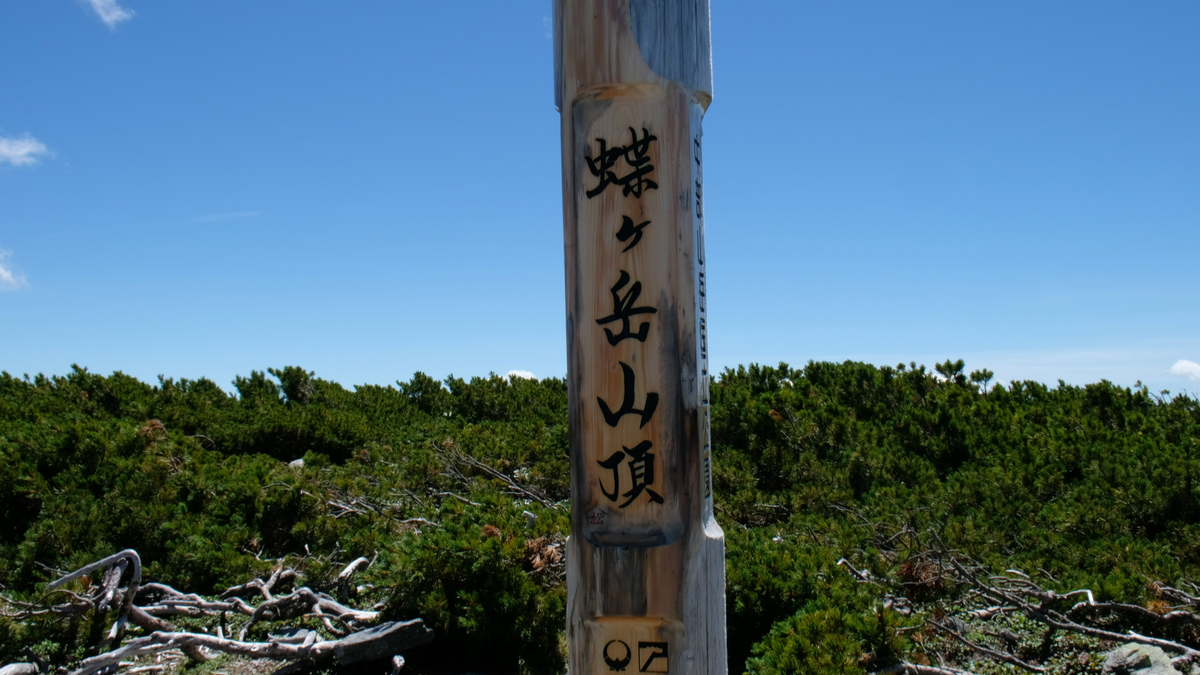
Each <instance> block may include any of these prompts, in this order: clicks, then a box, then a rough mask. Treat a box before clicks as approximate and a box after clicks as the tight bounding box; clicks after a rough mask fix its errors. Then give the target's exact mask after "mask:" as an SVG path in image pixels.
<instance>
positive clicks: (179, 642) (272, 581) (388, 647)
mask: <svg viewBox="0 0 1200 675" xmlns="http://www.w3.org/2000/svg"><path fill="white" fill-rule="evenodd" d="M370 564H371V561H370V560H368V559H367V558H358V559H356V560H354V561H353V562H351V563H350V564H349V565H346V567H345V568H344V569H343V570H342V572H341V574H339V575H338V586H339V595H340V596H341V601H339V600H334V599H333V598H332V597H330V596H329V595H326V594H324V593H319V592H316V591H314V590H312V589H310V588H308V587H306V586H300V587H298V588H293V590H292V591H291V592H290V593H286V594H280V591H279V589H280V587H282V586H284V584H286V583H291V584H292V585H293V586H294V585H295V582H296V581H297V580H298V579H299V577H300V574H299V573H298V572H297V571H296V570H293V569H290V568H285V567H284V566H283V565H282V564H280V565H277V566H276V567H275V569H274V570H273V571H272V573H271V575H270V576H269V577H268V578H267V579H266V580H263V579H254V580H252V581H249V582H247V583H245V584H240V585H237V586H232V587H230V588H228V589H226V591H225V592H224V593H222V594H221V595H220V597H219V599H217V600H210V599H207V598H204V597H201V596H199V595H196V594H194V593H183V592H180V591H178V590H176V589H174V588H172V587H170V586H168V585H166V584H161V583H148V584H144V585H143V584H142V583H141V580H142V564H141V558H140V557H139V556H138V554H137V552H136V551H134V550H132V549H129V550H125V551H121V552H120V553H117V554H115V555H111V556H108V557H107V558H104V559H102V560H98V561H96V562H94V563H91V564H89V565H85V566H84V567H81V568H80V569H78V570H76V571H74V572H71V573H70V574H65V575H63V576H62V577H60V578H59V579H57V580H55V581H54V582H52V583H50V584H47V586H46V589H47V591H49V593H48V594H47V596H46V597H47V598H49V597H50V596H53V595H65V596H66V597H67V601H66V602H62V603H59V604H38V603H28V602H18V601H15V600H9V599H3V600H4V603H5V605H6V606H10V607H14V608H16V610H17V611H16V612H8V611H7V610H6V611H5V615H6V616H9V617H11V618H16V619H18V620H19V619H22V618H29V617H33V616H40V615H47V614H57V615H60V616H64V617H77V616H79V615H82V614H84V613H86V612H87V611H89V610H95V611H97V612H104V611H105V610H106V609H108V608H110V607H117V608H119V611H118V616H117V620H116V622H115V623H114V624H113V627H112V629H111V630H110V631H109V633H108V635H107V637H106V638H105V639H104V640H103V641H102V642H101V644H100V645H97V649H98V651H100V652H101V653H100V654H97V655H96V656H93V657H91V658H88V659H85V660H84V661H82V662H81V663H79V664H78V666H77V668H76V669H75V670H74V671H72V672H71V675H92V674H94V673H100V672H102V671H103V672H105V673H107V672H110V671H112V670H113V669H115V668H116V667H118V666H119V665H122V664H127V660H128V659H131V658H134V657H137V656H141V655H145V654H154V653H159V652H162V651H165V650H169V649H179V650H181V651H182V652H183V653H184V654H185V655H187V656H188V657H189V658H191V659H194V660H196V661H200V662H203V661H206V660H208V658H209V657H208V656H207V655H205V654H204V652H203V651H202V650H204V649H207V650H211V651H217V652H224V653H227V654H235V655H240V656H251V657H255V658H271V659H282V660H292V661H301V660H319V659H322V658H325V657H327V656H334V657H336V658H337V660H338V662H339V663H341V664H348V663H356V662H359V661H366V660H374V659H383V658H389V657H396V659H398V660H393V667H394V670H396V671H398V669H399V667H401V666H403V663H404V660H403V658H401V657H399V656H398V652H399V651H401V650H403V649H408V648H409V647H413V646H416V645H420V644H424V643H426V642H429V641H430V640H432V639H433V631H431V630H429V629H428V628H426V627H425V625H424V623H423V622H422V620H421V619H413V620H411V621H406V622H402V623H401V622H389V623H384V624H380V625H378V626H374V627H370V628H368V627H367V624H369V623H371V622H374V621H376V620H378V618H379V612H377V611H369V610H359V609H354V608H352V607H348V606H346V605H345V604H343V603H344V602H346V601H348V596H349V585H350V582H351V580H352V579H353V577H354V575H355V574H357V573H359V572H361V571H362V570H364V569H366V568H367V567H369V566H370ZM97 570H104V574H103V576H102V578H101V580H100V582H99V583H98V584H97V585H95V586H94V587H93V590H92V591H91V592H90V593H89V594H87V595H80V594H78V593H74V592H72V591H69V590H67V589H65V588H62V586H63V585H65V584H67V583H69V582H71V581H74V580H76V579H80V578H82V577H84V576H85V575H88V574H91V573H93V572H95V571H97ZM127 572H128V573H129V574H128V581H127V582H126V583H125V584H124V585H122V583H121V582H122V579H124V578H125V577H126V576H127V574H126V573H127ZM241 596H254V597H261V598H262V601H261V602H260V603H259V604H258V605H257V606H254V605H251V604H249V603H247V602H246V601H245V600H243V599H242V597H241ZM227 613H233V614H237V615H241V616H245V617H248V618H249V620H248V621H247V622H246V623H245V624H244V625H243V626H242V628H241V631H240V632H239V634H238V637H237V639H236V640H234V639H229V638H226V636H225V634H224V629H225V616H226V614H227ZM168 616H186V617H206V616H211V617H219V618H220V625H219V626H218V627H217V630H216V633H217V634H216V635H210V634H207V633H191V632H183V631H180V630H179V629H178V628H177V627H176V626H175V625H174V624H172V623H171V622H170V621H168V620H166V619H165V618H163V617H168ZM298 617H313V618H317V619H320V621H321V622H322V623H323V624H324V626H325V628H326V629H327V630H328V631H329V632H330V633H331V634H333V635H335V636H338V639H334V640H325V639H322V638H321V637H320V636H319V635H318V634H317V633H316V632H314V631H311V630H290V631H285V632H284V634H281V635H272V636H270V639H269V640H268V641H267V642H246V641H245V637H246V633H247V631H249V629H250V628H251V627H253V626H254V625H255V624H257V623H259V622H264V621H279V620H285V619H294V618H298ZM127 622H128V623H133V624H134V625H135V626H138V627H140V628H141V629H142V630H144V631H146V632H148V633H149V635H146V636H144V637H139V638H135V639H132V640H129V641H124V629H125V625H126V623H127ZM335 622H336V623H337V624H338V626H335V625H334V624H335ZM339 626H340V627H339ZM18 665H19V664H18ZM34 667H35V668H37V666H34ZM147 668H150V669H151V670H153V669H154V668H155V667H149V666H147V667H143V668H141V669H138V668H135V669H133V670H129V671H127V672H128V673H134V672H138V673H141V672H150V671H149V670H147ZM9 675H11V674H9Z"/></svg>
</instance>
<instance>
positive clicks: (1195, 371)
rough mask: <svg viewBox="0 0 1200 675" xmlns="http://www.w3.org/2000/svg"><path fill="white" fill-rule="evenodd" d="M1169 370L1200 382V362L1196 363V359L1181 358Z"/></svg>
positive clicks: (1173, 373) (1171, 372)
mask: <svg viewBox="0 0 1200 675" xmlns="http://www.w3.org/2000/svg"><path fill="white" fill-rule="evenodd" d="M1167 372H1168V373H1170V374H1172V375H1182V376H1183V377H1186V378H1188V379H1189V380H1194V381H1196V382H1200V363H1196V362H1195V361H1188V360H1187V359H1179V360H1178V361H1176V362H1175V365H1173V366H1171V368H1170V369H1169V370H1167Z"/></svg>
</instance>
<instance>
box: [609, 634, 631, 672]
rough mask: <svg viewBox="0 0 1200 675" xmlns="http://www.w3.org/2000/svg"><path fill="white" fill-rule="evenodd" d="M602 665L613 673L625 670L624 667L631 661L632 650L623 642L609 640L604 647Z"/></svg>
mask: <svg viewBox="0 0 1200 675" xmlns="http://www.w3.org/2000/svg"><path fill="white" fill-rule="evenodd" d="M603 656H604V665H606V666H608V669H609V670H611V671H613V672H618V673H619V672H621V671H623V670H625V666H628V665H629V662H630V661H632V660H633V650H631V649H630V648H629V645H627V644H625V642H624V641H623V640H609V641H608V644H606V645H604V654H603Z"/></svg>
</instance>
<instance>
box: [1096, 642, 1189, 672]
mask: <svg viewBox="0 0 1200 675" xmlns="http://www.w3.org/2000/svg"><path fill="white" fill-rule="evenodd" d="M1104 673H1105V675H1180V673H1179V671H1178V670H1175V666H1173V665H1171V657H1170V656H1167V653H1166V652H1164V651H1163V650H1161V649H1159V648H1158V647H1154V646H1152V645H1143V644H1137V643H1136V642H1128V643H1125V644H1123V645H1121V646H1120V647H1117V648H1116V649H1114V650H1112V651H1111V652H1109V653H1108V654H1107V658H1105V660H1104Z"/></svg>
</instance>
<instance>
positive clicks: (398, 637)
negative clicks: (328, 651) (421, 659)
mask: <svg viewBox="0 0 1200 675" xmlns="http://www.w3.org/2000/svg"><path fill="white" fill-rule="evenodd" d="M432 639H433V631H432V630H429V629H428V628H426V627H425V622H424V621H421V620H420V619H413V620H411V621H405V622H402V623H401V622H398V621H391V622H388V623H382V624H379V625H378V626H375V627H374V628H368V629H366V630H360V631H358V632H357V633H351V634H350V635H348V636H346V637H344V638H342V639H341V640H338V641H337V642H336V643H335V645H334V648H333V654H334V656H336V657H337V660H338V663H339V664H341V665H343V666H346V665H350V664H352V663H360V662H362V661H375V660H377V659H387V658H391V657H392V655H394V654H398V653H400V652H402V651H404V650H406V649H408V648H409V647H415V646H417V645H423V644H425V643H426V642H429V641H430V640H432Z"/></svg>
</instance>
